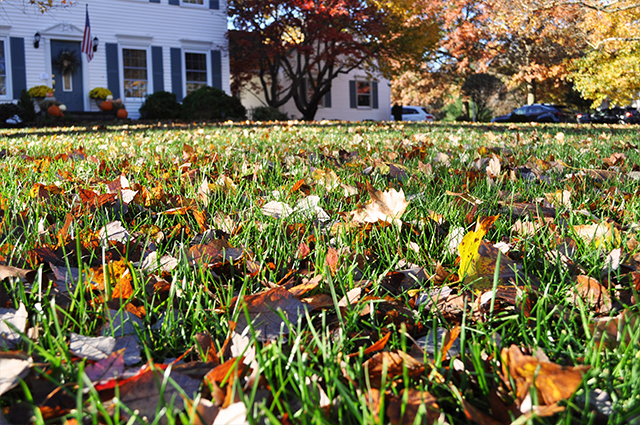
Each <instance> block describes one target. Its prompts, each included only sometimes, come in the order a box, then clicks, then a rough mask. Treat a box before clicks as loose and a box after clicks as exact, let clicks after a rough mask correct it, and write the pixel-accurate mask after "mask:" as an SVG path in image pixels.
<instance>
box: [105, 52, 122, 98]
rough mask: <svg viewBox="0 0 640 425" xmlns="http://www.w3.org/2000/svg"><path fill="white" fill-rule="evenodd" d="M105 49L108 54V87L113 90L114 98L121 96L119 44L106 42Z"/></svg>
mask: <svg viewBox="0 0 640 425" xmlns="http://www.w3.org/2000/svg"><path fill="white" fill-rule="evenodd" d="M104 49H105V52H106V55H107V88H108V89H109V90H111V93H113V97H114V98H116V99H117V98H119V97H120V66H119V65H118V44H117V43H105V45H104Z"/></svg>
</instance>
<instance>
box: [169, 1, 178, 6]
mask: <svg viewBox="0 0 640 425" xmlns="http://www.w3.org/2000/svg"><path fill="white" fill-rule="evenodd" d="M169 4H172V5H174V6H180V0H169Z"/></svg>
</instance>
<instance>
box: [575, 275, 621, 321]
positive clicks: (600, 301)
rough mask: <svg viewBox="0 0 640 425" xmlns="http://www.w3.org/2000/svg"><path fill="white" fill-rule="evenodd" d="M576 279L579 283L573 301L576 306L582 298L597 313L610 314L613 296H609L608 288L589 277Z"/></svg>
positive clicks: (582, 276)
mask: <svg viewBox="0 0 640 425" xmlns="http://www.w3.org/2000/svg"><path fill="white" fill-rule="evenodd" d="M576 279H577V281H578V282H577V283H576V286H575V292H573V299H572V301H573V303H574V304H577V300H578V297H580V298H582V300H583V301H584V302H585V303H587V305H588V306H589V307H591V308H592V309H594V310H595V312H596V313H608V312H610V311H611V306H612V303H611V295H609V291H608V290H607V288H605V287H604V286H602V285H601V284H600V282H598V281H597V280H596V279H593V278H591V277H589V276H585V275H580V276H578V277H577V278H576Z"/></svg>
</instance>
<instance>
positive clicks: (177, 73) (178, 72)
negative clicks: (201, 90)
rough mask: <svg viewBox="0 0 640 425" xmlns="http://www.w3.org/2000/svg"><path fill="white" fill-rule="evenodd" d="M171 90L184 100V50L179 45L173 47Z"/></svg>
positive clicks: (178, 98) (180, 99) (179, 99)
mask: <svg viewBox="0 0 640 425" xmlns="http://www.w3.org/2000/svg"><path fill="white" fill-rule="evenodd" d="M171 91H172V92H173V93H175V94H176V100H177V101H178V102H182V98H183V96H184V95H183V94H182V50H181V49H180V48H178V47H172V48H171Z"/></svg>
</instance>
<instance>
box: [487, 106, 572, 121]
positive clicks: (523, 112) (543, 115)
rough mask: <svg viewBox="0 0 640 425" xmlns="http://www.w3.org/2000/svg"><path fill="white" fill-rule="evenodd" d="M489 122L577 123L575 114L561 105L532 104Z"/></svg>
mask: <svg viewBox="0 0 640 425" xmlns="http://www.w3.org/2000/svg"><path fill="white" fill-rule="evenodd" d="M491 122H544V123H554V122H577V117H576V113H575V112H574V111H572V110H570V109H569V108H567V107H565V106H562V105H552V104H549V103H534V104H533V105H525V106H521V107H520V108H518V109H516V110H514V111H513V112H511V113H509V114H507V115H502V116H500V117H496V118H494V119H492V120H491Z"/></svg>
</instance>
